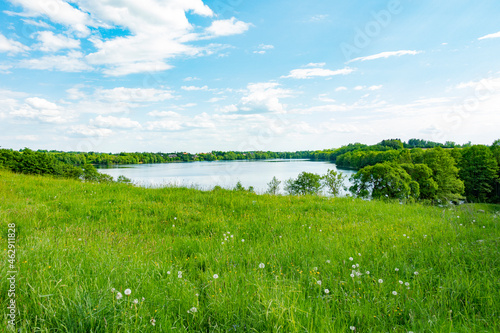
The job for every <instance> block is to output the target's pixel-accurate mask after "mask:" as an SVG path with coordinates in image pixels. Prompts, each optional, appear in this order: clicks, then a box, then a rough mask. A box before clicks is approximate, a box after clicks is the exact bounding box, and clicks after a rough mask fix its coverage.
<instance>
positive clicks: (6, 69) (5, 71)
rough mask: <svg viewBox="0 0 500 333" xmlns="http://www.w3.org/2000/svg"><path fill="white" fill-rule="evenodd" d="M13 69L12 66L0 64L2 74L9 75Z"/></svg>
mask: <svg viewBox="0 0 500 333" xmlns="http://www.w3.org/2000/svg"><path fill="white" fill-rule="evenodd" d="M11 68H12V66H11V65H1V64H0V73H3V74H9V73H10V71H9V69H11Z"/></svg>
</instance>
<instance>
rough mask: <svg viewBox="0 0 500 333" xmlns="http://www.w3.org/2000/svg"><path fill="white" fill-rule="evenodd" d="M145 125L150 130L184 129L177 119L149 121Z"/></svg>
mask: <svg viewBox="0 0 500 333" xmlns="http://www.w3.org/2000/svg"><path fill="white" fill-rule="evenodd" d="M145 127H146V129H147V130H148V131H179V130H181V129H183V126H182V124H181V122H180V121H177V120H159V121H148V122H147V123H146V126H145Z"/></svg>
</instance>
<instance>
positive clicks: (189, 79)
mask: <svg viewBox="0 0 500 333" xmlns="http://www.w3.org/2000/svg"><path fill="white" fill-rule="evenodd" d="M198 80H201V79H200V78H197V77H193V76H188V77H187V78H185V79H183V81H186V82H187V81H198Z"/></svg>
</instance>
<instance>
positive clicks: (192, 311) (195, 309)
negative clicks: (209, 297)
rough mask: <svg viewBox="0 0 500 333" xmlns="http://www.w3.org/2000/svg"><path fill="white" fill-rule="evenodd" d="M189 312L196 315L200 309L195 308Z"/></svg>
mask: <svg viewBox="0 0 500 333" xmlns="http://www.w3.org/2000/svg"><path fill="white" fill-rule="evenodd" d="M189 312H191V313H195V312H198V309H197V308H195V307H194V306H193V307H192V308H191V309H189Z"/></svg>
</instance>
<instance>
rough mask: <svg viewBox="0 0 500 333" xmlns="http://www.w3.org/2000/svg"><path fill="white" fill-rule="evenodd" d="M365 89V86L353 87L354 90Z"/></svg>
mask: <svg viewBox="0 0 500 333" xmlns="http://www.w3.org/2000/svg"><path fill="white" fill-rule="evenodd" d="M363 89H365V86H356V87H354V90H363Z"/></svg>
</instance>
